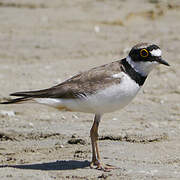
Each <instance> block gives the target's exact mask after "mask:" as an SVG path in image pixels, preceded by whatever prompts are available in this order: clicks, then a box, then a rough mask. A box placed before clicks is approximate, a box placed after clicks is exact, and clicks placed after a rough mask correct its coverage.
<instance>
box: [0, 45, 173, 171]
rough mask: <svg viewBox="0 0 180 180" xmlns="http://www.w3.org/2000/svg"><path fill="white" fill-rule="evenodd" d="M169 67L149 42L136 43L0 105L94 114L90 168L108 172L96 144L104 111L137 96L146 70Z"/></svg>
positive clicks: (146, 72) (118, 106)
mask: <svg viewBox="0 0 180 180" xmlns="http://www.w3.org/2000/svg"><path fill="white" fill-rule="evenodd" d="M159 64H163V65H166V66H169V64H168V62H167V61H165V60H163V59H162V51H161V49H160V47H159V46H157V45H156V44H153V43H138V44H136V45H135V46H133V47H132V49H131V50H130V51H129V53H128V55H127V56H126V57H125V58H123V59H121V60H116V61H113V62H111V63H108V64H105V65H101V66H98V67H94V68H92V69H90V70H87V71H84V72H81V73H79V74H77V75H75V76H73V77H72V78H70V79H68V80H65V81H64V82H62V83H60V84H58V85H55V86H53V87H50V88H47V89H41V90H35V91H21V92H15V93H12V94H10V96H16V98H14V99H10V100H7V101H5V102H1V104H13V103H16V104H21V103H27V102H33V103H34V102H35V103H39V104H44V105H48V106H51V107H54V108H56V109H58V110H60V111H62V110H63V111H70V112H84V113H92V114H94V121H93V125H92V127H91V129H90V137H91V145H92V160H91V163H90V167H91V168H96V169H99V170H103V171H110V170H112V169H114V168H115V167H114V166H112V165H109V164H104V163H103V162H102V161H101V158H100V153H99V147H98V127H99V124H100V121H101V118H102V115H104V114H105V113H110V112H114V111H117V110H120V109H122V108H124V107H125V106H126V105H128V104H129V103H130V102H131V101H132V99H133V98H134V97H135V96H136V95H137V93H138V92H139V90H140V89H141V87H142V86H143V84H144V82H145V80H146V79H147V76H148V75H149V73H150V72H151V71H152V69H154V68H155V67H156V66H157V65H159Z"/></svg>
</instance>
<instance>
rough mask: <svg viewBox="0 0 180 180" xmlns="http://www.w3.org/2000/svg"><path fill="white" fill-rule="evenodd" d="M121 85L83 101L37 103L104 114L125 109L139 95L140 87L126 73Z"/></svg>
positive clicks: (43, 100) (55, 100)
mask: <svg viewBox="0 0 180 180" xmlns="http://www.w3.org/2000/svg"><path fill="white" fill-rule="evenodd" d="M121 78H122V79H121V82H120V84H116V85H113V86H111V87H108V88H106V89H104V90H100V91H99V92H96V94H94V95H90V96H87V97H85V98H81V99H58V98H56V99H51V98H38V99H36V101H37V102H39V103H42V104H46V105H50V106H54V107H56V108H58V107H65V108H64V109H67V110H71V111H78V112H86V113H95V114H103V113H108V112H113V111H116V110H119V109H122V108H123V107H125V106H126V105H127V104H128V103H129V102H130V101H131V100H132V99H133V98H134V97H135V96H136V94H137V92H138V91H139V89H140V86H139V85H138V84H137V83H136V82H135V81H134V80H132V79H131V78H130V77H129V76H127V75H126V74H125V73H121Z"/></svg>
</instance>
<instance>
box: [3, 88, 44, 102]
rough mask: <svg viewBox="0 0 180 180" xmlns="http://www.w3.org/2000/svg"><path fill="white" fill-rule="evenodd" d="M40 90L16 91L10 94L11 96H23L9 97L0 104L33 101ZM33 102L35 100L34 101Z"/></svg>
mask: <svg viewBox="0 0 180 180" xmlns="http://www.w3.org/2000/svg"><path fill="white" fill-rule="evenodd" d="M39 92H40V91H25V92H16V93H12V94H10V96H21V97H18V98H15V99H9V100H7V101H4V102H0V104H16V103H24V102H26V101H28V102H29V101H32V100H33V98H35V97H36V96H38V95H39ZM41 94H42V93H41ZM32 102H33V101H32Z"/></svg>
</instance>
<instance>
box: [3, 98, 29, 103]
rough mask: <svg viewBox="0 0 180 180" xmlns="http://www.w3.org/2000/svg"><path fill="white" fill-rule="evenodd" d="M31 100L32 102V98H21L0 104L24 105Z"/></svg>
mask: <svg viewBox="0 0 180 180" xmlns="http://www.w3.org/2000/svg"><path fill="white" fill-rule="evenodd" d="M29 100H32V98H27V97H21V98H15V99H10V100H7V101H4V102H0V104H17V103H23V102H25V101H29Z"/></svg>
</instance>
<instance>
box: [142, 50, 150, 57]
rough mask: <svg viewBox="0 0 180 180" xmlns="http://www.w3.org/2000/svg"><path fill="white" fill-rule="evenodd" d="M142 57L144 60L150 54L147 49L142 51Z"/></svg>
mask: <svg viewBox="0 0 180 180" xmlns="http://www.w3.org/2000/svg"><path fill="white" fill-rule="evenodd" d="M140 55H141V57H144V58H145V57H148V55H149V52H148V50H147V49H141V51H140Z"/></svg>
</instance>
